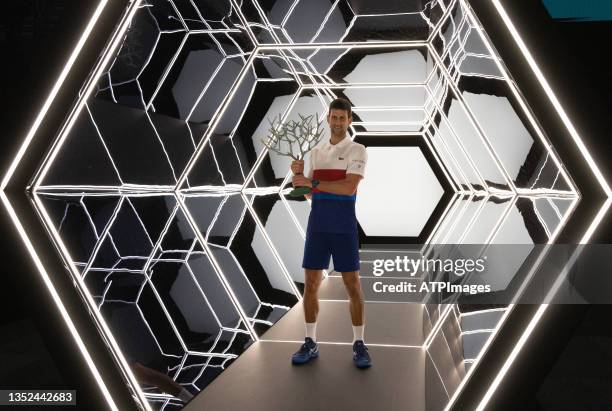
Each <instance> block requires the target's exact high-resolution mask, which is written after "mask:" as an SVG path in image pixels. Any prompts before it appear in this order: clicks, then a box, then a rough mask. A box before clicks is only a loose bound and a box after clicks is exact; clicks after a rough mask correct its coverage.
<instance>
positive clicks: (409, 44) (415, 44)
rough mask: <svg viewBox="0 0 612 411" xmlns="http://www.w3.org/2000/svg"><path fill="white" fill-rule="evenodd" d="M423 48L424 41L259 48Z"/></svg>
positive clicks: (268, 48) (290, 45)
mask: <svg viewBox="0 0 612 411" xmlns="http://www.w3.org/2000/svg"><path fill="white" fill-rule="evenodd" d="M402 46H404V47H425V46H427V42H424V41H382V42H378V41H368V42H367V43H360V42H345V43H316V44H311V43H292V44H280V45H267V44H263V45H261V46H259V49H260V50H262V51H265V50H295V49H298V50H312V49H347V48H356V49H382V48H398V47H402Z"/></svg>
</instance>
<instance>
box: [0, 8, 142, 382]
mask: <svg viewBox="0 0 612 411" xmlns="http://www.w3.org/2000/svg"><path fill="white" fill-rule="evenodd" d="M107 3H108V0H100V2H99V3H98V6H97V7H96V9H95V11H94V13H93V15H92V16H91V18H90V19H89V22H88V23H87V26H86V27H85V30H84V31H83V33H82V34H81V37H80V38H79V41H78V42H77V44H76V46H75V47H74V49H73V50H72V53H71V54H70V57H69V58H68V61H67V62H66V64H64V68H63V69H62V71H61V72H60V75H59V77H58V79H57V80H56V82H55V84H54V85H53V87H52V88H51V92H50V93H49V95H48V96H47V98H46V99H45V102H44V104H43V106H42V108H41V109H40V112H39V113H38V115H37V116H36V119H35V120H34V123H33V124H32V126H31V127H30V130H29V131H28V134H27V135H26V137H25V140H24V141H23V143H22V144H21V146H20V147H19V151H17V154H16V155H15V157H14V158H13V161H12V162H11V165H10V166H9V168H8V170H7V172H6V174H5V175H4V178H3V179H2V185H1V186H0V189H1V190H2V191H4V190H5V189H6V186H7V185H8V184H9V181H10V179H11V177H12V176H13V173H14V172H15V169H16V168H17V165H18V164H19V162H20V161H21V159H22V158H23V156H24V154H25V152H26V150H27V148H28V146H29V145H30V142H31V141H32V139H33V138H34V135H35V134H36V132H37V131H38V127H40V124H41V123H42V121H43V119H44V118H45V116H46V114H47V112H48V111H49V108H50V107H51V103H53V100H55V97H56V96H57V94H58V93H59V90H60V88H61V86H62V84H64V81H65V80H66V77H68V73H69V72H70V70H71V69H72V66H73V65H74V63H75V61H76V59H77V57H78V55H79V54H80V53H81V49H82V48H83V46H84V45H85V42H86V41H87V39H88V38H89V35H90V34H91V31H92V30H93V28H94V26H95V24H96V22H97V21H98V19H99V18H100V15H101V14H102V11H103V10H104V8H105V7H106V4H107ZM137 3H138V2H137ZM135 10H136V9H135V8H134V10H133V11H132V12H131V13H130V15H133V12H134V11H135ZM128 20H129V19H128ZM24 234H25V233H24ZM92 371H93V370H92Z"/></svg>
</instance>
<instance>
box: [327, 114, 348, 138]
mask: <svg viewBox="0 0 612 411" xmlns="http://www.w3.org/2000/svg"><path fill="white" fill-rule="evenodd" d="M352 121H353V119H352V118H351V117H350V116H349V113H348V112H347V111H346V110H342V109H338V108H332V109H331V110H329V114H328V115H327V124H329V129H330V131H331V133H332V135H333V136H336V137H344V135H345V134H346V130H348V126H350V125H351V122H352Z"/></svg>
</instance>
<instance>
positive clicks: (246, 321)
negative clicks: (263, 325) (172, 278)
mask: <svg viewBox="0 0 612 411" xmlns="http://www.w3.org/2000/svg"><path fill="white" fill-rule="evenodd" d="M176 199H177V201H178V203H179V205H180V206H181V210H182V211H183V214H184V215H185V217H186V219H187V221H188V222H189V225H190V226H191V229H192V231H193V232H194V233H195V235H196V237H197V238H198V239H199V240H200V245H201V246H202V248H203V249H204V251H205V252H206V255H207V256H208V259H209V261H210V263H211V265H212V266H213V268H214V270H215V273H216V274H217V276H218V277H219V279H220V280H221V284H222V285H223V288H224V289H225V292H226V293H227V294H228V295H229V296H230V300H231V302H232V304H233V305H234V308H236V310H237V311H238V313H239V314H240V317H241V318H242V321H243V323H244V325H245V327H247V330H248V331H249V333H250V334H251V338H252V339H253V340H254V341H257V340H258V339H259V337H258V336H257V333H255V330H254V329H253V326H252V325H251V323H250V321H249V316H248V315H246V312H245V311H244V309H243V308H242V305H241V304H240V300H239V299H238V297H237V296H236V295H235V294H234V291H233V290H232V287H231V285H230V283H229V281H228V280H227V278H225V275H224V274H223V271H222V270H221V266H220V265H219V263H218V262H217V260H216V258H215V256H214V255H213V253H212V251H211V250H210V248H209V247H208V244H207V243H206V240H205V239H204V238H203V236H202V233H201V232H200V230H199V228H198V225H197V223H196V221H195V219H194V218H193V216H192V215H191V213H190V212H189V209H188V208H187V206H186V205H185V203H184V200H183V198H182V197H181V196H180V193H179V192H177V193H176Z"/></svg>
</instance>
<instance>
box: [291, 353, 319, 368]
mask: <svg viewBox="0 0 612 411" xmlns="http://www.w3.org/2000/svg"><path fill="white" fill-rule="evenodd" d="M315 358H319V352H318V351H317V352H316V353H314V354H310V357H308V358H307V359H306V360H304V361H302V360H298V361H296V360H295V359H294V358H292V359H291V363H292V364H295V365H301V364H306V363H307V362H309V361H310V360H312V359H315Z"/></svg>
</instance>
